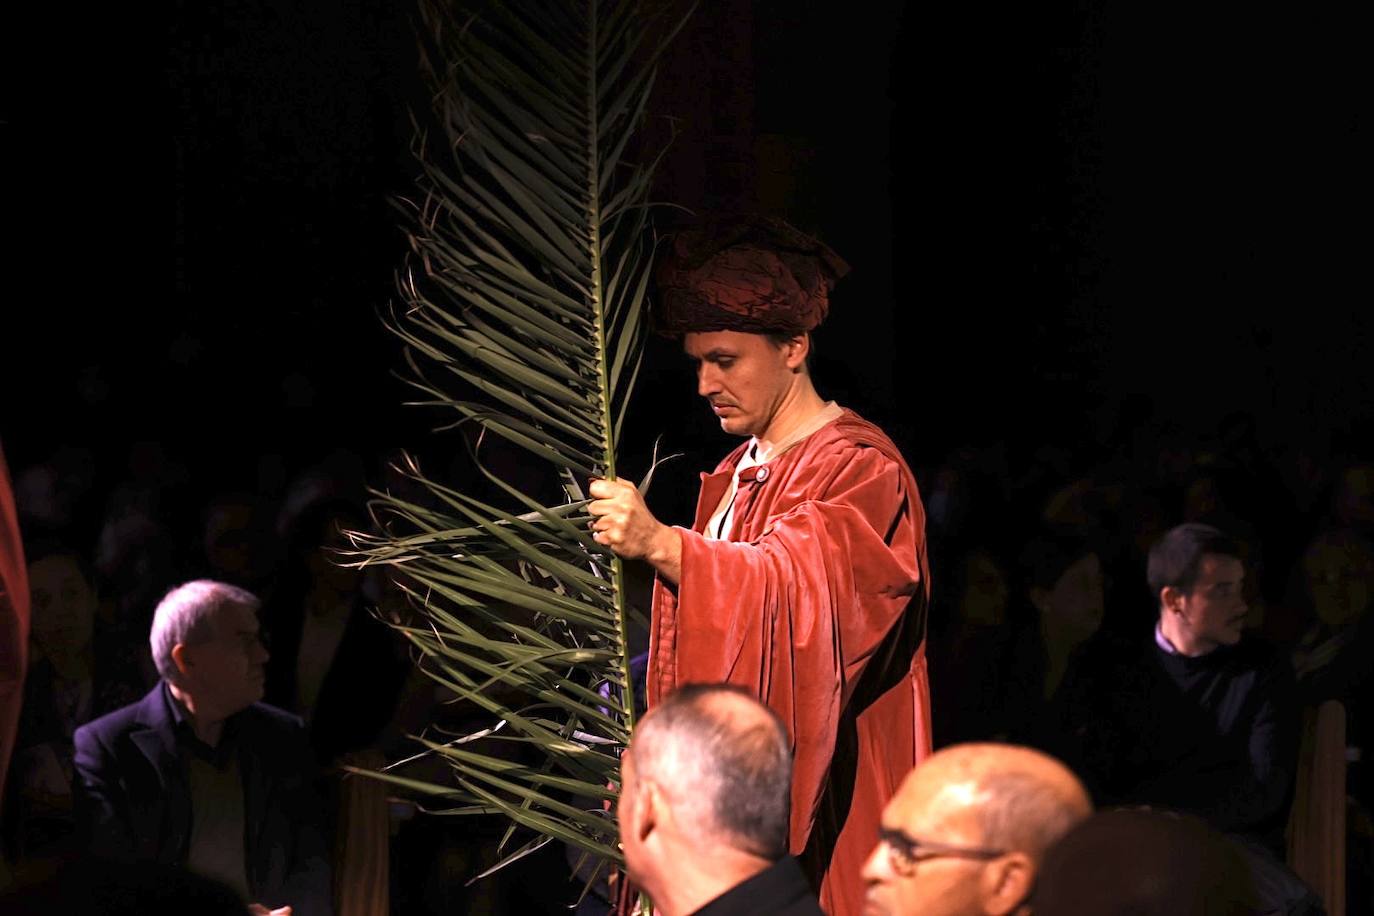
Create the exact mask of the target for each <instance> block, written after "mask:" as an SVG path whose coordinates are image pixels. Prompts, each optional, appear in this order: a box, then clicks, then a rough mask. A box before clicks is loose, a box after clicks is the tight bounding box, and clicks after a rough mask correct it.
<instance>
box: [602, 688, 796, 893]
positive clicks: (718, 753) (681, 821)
mask: <svg viewBox="0 0 1374 916" xmlns="http://www.w3.org/2000/svg"><path fill="white" fill-rule="evenodd" d="M791 783H792V752H791V748H790V743H789V741H788V737H787V732H786V730H785V729H784V728H783V725H782V723H781V722H780V721H779V720H778V718H777V715H776V714H774V713H773V712H772V711H771V710H770V709H769V708H768V707H766V706H764V705H762V704H761V703H759V701H758V700H756V699H754V697H753V696H752V695H750V694H749V693H747V692H746V691H744V690H741V689H740V688H738V687H732V686H728V685H724V684H722V685H692V684H689V685H687V686H685V687H682V688H681V689H679V690H677V691H675V692H674V693H673V694H671V695H670V696H669V697H668V698H667V699H666V700H664V701H663V702H662V703H660V704H659V705H658V706H656V707H654V708H653V709H652V710H650V711H649V714H648V715H647V716H645V717H644V719H643V720H642V721H641V722H640V724H639V726H638V727H637V728H636V729H635V732H634V738H633V740H632V741H631V743H630V747H629V748H628V749H627V750H626V751H625V755H624V757H623V758H622V759H621V789H620V803H619V811H618V813H619V821H620V841H621V845H622V847H623V848H624V851H625V869H626V873H627V874H628V875H629V879H630V881H631V882H632V883H633V885H634V886H635V887H638V888H641V889H642V890H643V891H644V892H645V893H647V894H648V895H649V897H650V898H651V899H652V900H653V903H654V910H655V912H660V913H663V914H664V916H684V914H687V913H698V914H702V916H706V914H710V916H724V914H733V913H739V914H745V913H748V914H754V913H776V914H819V913H820V912H821V910H820V907H819V905H818V904H817V902H816V896H815V893H814V891H812V889H811V888H810V887H809V886H808V884H807V882H806V877H805V876H804V875H803V874H802V871H801V867H800V866H799V865H798V864H797V863H796V861H795V860H794V859H793V858H792V857H790V856H789V855H788V854H787V838H788V819H789V815H790V810H791Z"/></svg>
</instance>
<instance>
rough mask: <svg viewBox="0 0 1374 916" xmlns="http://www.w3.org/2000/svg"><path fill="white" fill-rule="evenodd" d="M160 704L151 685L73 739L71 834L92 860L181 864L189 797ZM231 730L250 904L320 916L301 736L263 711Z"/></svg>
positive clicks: (309, 777)
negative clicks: (79, 835) (288, 907)
mask: <svg viewBox="0 0 1374 916" xmlns="http://www.w3.org/2000/svg"><path fill="white" fill-rule="evenodd" d="M169 702H170V700H169V699H168V697H167V696H166V690H165V688H164V686H163V685H162V684H160V683H159V684H158V685H157V686H156V687H154V688H153V689H152V691H151V692H149V693H148V695H147V696H145V697H144V698H143V699H142V700H140V701H139V702H137V703H134V704H131V705H129V706H125V707H124V708H122V709H117V710H115V711H114V712H112V713H110V714H109V715H106V716H102V717H101V718H99V719H96V720H95V721H93V722H90V723H88V724H86V725H83V726H81V727H80V728H78V729H77V730H76V735H75V745H76V758H75V777H74V780H75V785H74V787H73V794H74V797H75V803H76V815H77V825H78V828H79V829H80V830H81V832H82V835H83V837H84V838H85V840H86V842H87V843H88V844H89V847H88V848H89V849H90V850H91V852H92V853H93V854H94V855H96V856H99V857H101V858H106V859H112V860H115V861H126V862H158V863H162V864H168V865H182V864H184V863H185V861H186V855H187V852H188V846H189V843H190V838H191V791H190V784H189V782H188V778H187V775H186V767H185V764H184V762H183V760H182V757H181V754H180V750H179V748H178V744H177V738H176V732H175V719H174V718H173V714H172V711H171V708H170V707H169V705H168V704H169ZM236 728H237V729H238V738H237V741H238V755H239V769H240V773H241V774H242V777H243V805H244V865H245V869H246V871H247V877H248V887H249V891H250V893H251V895H252V902H254V903H262V904H264V905H266V906H269V907H279V906H283V905H286V904H289V905H291V907H292V908H293V913H295V916H328V914H329V913H331V912H332V910H333V907H332V904H331V896H330V895H331V885H330V873H329V859H328V849H329V844H328V843H326V841H325V836H324V830H323V828H322V823H323V819H322V810H321V806H320V804H319V796H318V794H317V792H316V791H315V787H314V784H313V776H314V764H313V760H312V755H311V753H310V750H309V746H308V744H307V740H306V733H305V729H304V727H303V725H302V724H301V721H300V719H298V718H297V717H295V716H293V715H291V714H290V713H286V712H283V711H282V710H280V709H276V708H275V707H272V706H268V705H266V704H264V703H255V704H253V705H252V706H250V707H248V708H247V709H245V710H243V711H242V712H240V713H237V714H236Z"/></svg>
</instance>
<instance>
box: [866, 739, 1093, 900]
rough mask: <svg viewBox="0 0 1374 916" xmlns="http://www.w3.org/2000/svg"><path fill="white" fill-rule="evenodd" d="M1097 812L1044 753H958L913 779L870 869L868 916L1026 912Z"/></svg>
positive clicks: (942, 755)
mask: <svg viewBox="0 0 1374 916" xmlns="http://www.w3.org/2000/svg"><path fill="white" fill-rule="evenodd" d="M1091 812H1092V802H1091V801H1089V799H1088V794H1087V792H1086V791H1085V790H1084V788H1083V785H1082V784H1081V783H1080V782H1079V781H1078V778H1077V777H1076V776H1074V774H1073V773H1072V772H1071V771H1070V770H1069V769H1068V768H1067V767H1065V766H1064V765H1063V764H1062V763H1060V762H1059V761H1057V760H1055V759H1054V758H1053V757H1049V756H1047V755H1045V754H1042V753H1040V752H1039V751H1034V750H1031V749H1030V748H1026V747H1019V746H1015V745H1009V744H957V745H954V746H953V747H949V748H945V749H944V750H941V751H939V752H937V753H935V754H934V755H932V756H931V757H930V758H929V759H927V760H926V761H925V762H923V763H921V764H920V765H919V766H917V767H916V769H914V770H912V772H911V774H910V775H909V776H907V778H906V780H905V781H904V782H903V783H902V786H901V788H900V789H898V790H897V794H896V795H895V796H893V798H892V800H891V801H890V802H888V804H887V807H886V808H884V809H883V815H882V826H881V828H880V829H879V833H878V845H877V846H876V847H874V849H873V852H872V853H871V854H870V855H869V857H868V861H867V862H866V863H864V869H863V879H864V883H865V884H866V885H867V896H866V898H865V907H864V913H865V914H866V916H904V914H920V916H1005V914H1012V913H1022V912H1025V906H1026V900H1027V898H1028V897H1029V896H1030V892H1031V888H1032V887H1033V886H1034V884H1035V873H1036V869H1037V868H1038V867H1039V865H1040V860H1041V858H1042V857H1043V855H1044V853H1045V851H1046V850H1047V849H1048V848H1049V847H1050V846H1051V845H1052V844H1053V843H1054V842H1055V841H1056V840H1058V839H1059V838H1060V837H1061V836H1063V835H1064V834H1065V833H1067V832H1068V831H1069V829H1070V828H1071V827H1073V826H1074V825H1075V824H1077V823H1079V822H1080V821H1082V820H1083V819H1085V818H1086V817H1087V816H1088V815H1089V814H1090V813H1091Z"/></svg>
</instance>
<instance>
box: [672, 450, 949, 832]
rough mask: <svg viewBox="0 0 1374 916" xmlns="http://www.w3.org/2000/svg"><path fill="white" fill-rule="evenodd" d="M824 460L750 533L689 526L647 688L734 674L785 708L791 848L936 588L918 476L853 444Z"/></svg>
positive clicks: (781, 712) (683, 533)
mask: <svg viewBox="0 0 1374 916" xmlns="http://www.w3.org/2000/svg"><path fill="white" fill-rule="evenodd" d="M816 461H817V466H816V467H815V469H814V473H810V474H807V475H806V479H805V481H803V482H802V483H799V484H795V485H794V484H788V485H787V486H788V488H789V491H790V490H791V489H793V488H800V489H801V490H802V492H798V493H796V494H792V493H791V492H786V493H784V496H783V498H784V499H786V500H787V501H788V502H791V505H790V508H783V509H782V511H781V512H780V513H779V514H778V515H777V516H776V517H774V518H771V519H770V520H769V522H768V523H767V525H766V527H765V530H763V531H762V533H761V534H760V535H759V536H758V537H756V538H754V539H753V540H750V541H744V542H731V541H716V540H708V539H707V538H705V537H703V536H701V535H700V534H697V533H696V532H694V531H689V530H687V529H678V531H679V534H680V537H681V540H682V578H681V581H680V583H679V586H678V591H677V594H676V596H674V595H672V593H671V592H669V591H668V590H667V589H666V588H664V587H663V586H662V585H661V583H660V585H659V586H658V595H657V600H656V602H655V609H656V619H655V626H654V632H655V641H656V645H655V647H654V651H653V661H654V668H655V675H654V676H653V677H651V684H650V695H649V700H650V704H651V705H652V704H653V703H655V702H656V701H657V699H658V698H659V697H661V696H663V695H664V694H666V693H667V692H668V691H670V690H671V689H673V688H674V687H676V686H678V685H681V684H686V683H694V682H715V681H728V682H730V683H733V684H737V685H739V686H741V687H744V688H746V689H749V690H751V691H753V692H755V693H756V695H758V696H759V697H760V698H761V699H762V700H763V701H764V702H766V703H767V704H768V705H769V706H771V707H772V708H773V709H774V710H775V711H776V712H777V713H778V715H779V716H780V717H781V718H782V720H783V722H784V723H785V724H786V725H787V726H788V728H789V731H790V733H791V737H792V741H793V746H794V751H795V752H796V754H795V760H796V763H795V770H796V771H795V774H794V786H793V811H792V823H793V832H792V836H793V845H794V847H795V846H797V844H798V843H799V842H802V843H804V842H805V837H806V834H807V832H808V830H809V825H810V823H811V822H812V819H813V818H814V809H815V806H816V804H817V803H818V801H819V798H820V794H821V786H822V783H823V782H824V779H825V775H826V770H827V769H828V767H829V764H830V760H831V757H832V755H833V752H834V748H835V741H836V730H837V727H838V724H839V720H840V716H841V714H842V712H843V710H844V706H845V704H846V702H847V700H848V698H849V695H850V691H851V690H852V688H853V685H854V684H855V682H856V681H857V680H858V678H859V676H860V675H861V674H862V673H863V672H864V669H865V667H866V666H867V665H868V663H869V661H870V659H872V658H873V657H874V654H875V651H876V650H877V649H878V647H879V645H880V644H881V643H882V642H883V639H884V637H885V636H886V635H887V634H888V632H889V631H890V630H891V629H892V628H893V626H894V625H895V624H896V623H897V621H898V620H899V619H900V618H901V616H902V614H903V613H904V612H905V610H906V608H907V606H908V603H909V602H910V599H911V598H912V596H914V595H915V594H917V593H918V591H920V590H922V589H924V588H925V587H926V583H925V581H924V576H923V573H922V564H921V562H920V560H919V556H920V552H919V542H920V538H921V536H922V535H921V532H922V528H923V520H922V519H921V518H920V517H919V514H920V510H919V501H918V497H917V496H916V494H915V492H914V481H910V478H909V474H907V473H904V470H903V469H902V468H901V467H900V466H899V465H898V464H897V463H896V462H894V461H892V460H891V459H890V458H888V457H887V456H885V455H884V454H882V452H880V451H879V450H877V449H874V448H868V447H864V446H860V445H854V444H846V445H845V446H843V447H841V448H840V449H838V450H836V451H835V452H834V453H831V454H828V455H825V456H823V457H821V458H819V459H816ZM777 502H778V499H777V498H775V499H774V503H775V504H776V503H777ZM736 525H737V528H736V530H737V531H738V530H739V528H738V525H739V522H738V520H737V522H736ZM901 663H902V664H903V665H906V664H909V663H910V660H909V659H905V660H902V661H901ZM793 851H794V852H796V851H797V849H795V848H794V850H793Z"/></svg>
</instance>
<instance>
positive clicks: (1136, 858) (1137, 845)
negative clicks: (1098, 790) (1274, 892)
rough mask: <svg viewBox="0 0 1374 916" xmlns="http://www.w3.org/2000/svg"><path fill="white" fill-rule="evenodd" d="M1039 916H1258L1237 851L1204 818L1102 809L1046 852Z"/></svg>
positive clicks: (1034, 900) (1036, 900) (1034, 906)
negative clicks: (1126, 914) (1126, 915)
mask: <svg viewBox="0 0 1374 916" xmlns="http://www.w3.org/2000/svg"><path fill="white" fill-rule="evenodd" d="M1031 911H1032V912H1033V913H1034V914H1035V916H1117V914H1122V913H1129V914H1132V916H1221V914H1224V916H1251V914H1254V916H1258V914H1260V913H1262V912H1264V910H1262V909H1261V908H1260V906H1259V902H1258V899H1257V898H1256V896H1255V891H1254V886H1253V883H1252V881H1251V877H1250V872H1249V869H1248V868H1247V867H1246V863H1245V860H1244V858H1243V857H1242V855H1241V853H1240V850H1239V849H1238V848H1236V847H1235V845H1234V844H1232V843H1231V842H1229V841H1228V840H1227V839H1226V838H1225V837H1224V836H1222V835H1221V834H1220V833H1218V832H1216V831H1215V830H1212V829H1211V828H1209V827H1208V826H1207V825H1206V824H1205V823H1203V822H1202V821H1201V820H1199V819H1197V818H1195V817H1191V816H1188V815H1180V814H1175V813H1173V812H1164V811H1151V810H1148V809H1118V810H1113V811H1100V812H1098V813H1096V814H1094V815H1093V816H1092V817H1090V818H1088V819H1087V820H1085V821H1083V823H1081V824H1079V825H1077V826H1076V827H1074V829H1072V830H1070V831H1069V832H1068V833H1067V834H1066V835H1065V836H1064V837H1063V839H1061V840H1060V841H1059V842H1058V843H1056V844H1054V845H1053V846H1052V847H1051V848H1050V850H1049V851H1048V852H1047V853H1046V854H1045V857H1044V861H1043V862H1042V863H1041V866H1040V874H1039V879H1038V880H1037V882H1036V886H1035V893H1034V894H1033V895H1032V897H1031Z"/></svg>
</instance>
